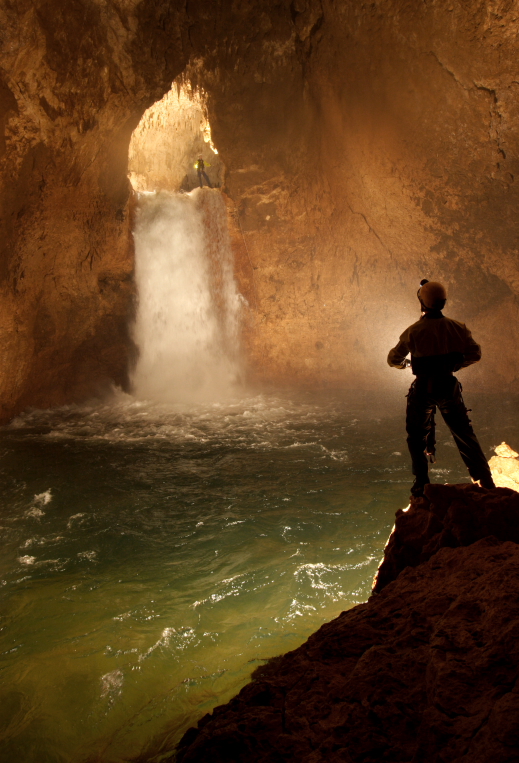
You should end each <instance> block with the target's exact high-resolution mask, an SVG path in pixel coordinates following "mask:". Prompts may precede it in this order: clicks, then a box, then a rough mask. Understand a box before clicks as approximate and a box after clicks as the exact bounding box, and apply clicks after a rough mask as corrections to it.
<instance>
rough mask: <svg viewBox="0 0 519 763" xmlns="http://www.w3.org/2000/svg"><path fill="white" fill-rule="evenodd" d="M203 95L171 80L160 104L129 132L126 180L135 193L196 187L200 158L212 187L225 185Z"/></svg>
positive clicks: (153, 107) (151, 109)
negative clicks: (197, 161) (197, 166)
mask: <svg viewBox="0 0 519 763" xmlns="http://www.w3.org/2000/svg"><path fill="white" fill-rule="evenodd" d="M205 104H206V98H205V94H204V92H203V91H200V90H194V89H193V88H192V87H191V85H190V84H189V83H188V82H173V84H172V86H171V90H170V91H169V92H168V93H166V95H165V96H164V97H163V98H162V100H160V101H157V102H156V103H154V104H153V105H152V106H150V108H149V109H147V110H146V111H145V112H144V114H143V115H142V117H141V120H140V122H139V124H138V126H137V127H136V129H135V130H134V132H133V135H132V138H131V141H130V148H129V154H128V177H129V179H130V182H131V184H132V187H133V189H134V190H135V191H137V192H138V193H143V192H152V191H161V190H164V191H174V192H178V191H191V190H193V188H196V187H197V186H198V177H197V172H196V170H195V167H194V164H195V162H196V160H197V159H198V157H200V156H201V157H202V158H203V160H204V162H205V164H206V167H207V172H208V174H209V177H210V179H211V183H212V185H213V186H216V187H218V186H221V185H222V183H223V164H222V162H221V159H220V157H219V156H218V151H217V149H216V147H215V146H214V144H213V141H212V138H211V126H210V124H209V120H208V117H207V109H206V105H205Z"/></svg>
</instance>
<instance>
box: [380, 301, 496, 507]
mask: <svg viewBox="0 0 519 763" xmlns="http://www.w3.org/2000/svg"><path fill="white" fill-rule="evenodd" d="M409 353H411V369H412V371H413V373H414V374H415V376H416V379H415V381H414V382H413V383H412V384H411V388H410V389H409V394H408V396H407V415H406V430H407V446H408V448H409V453H410V454H411V461H412V465H413V474H414V475H415V477H416V481H415V485H414V486H413V491H412V492H414V488H415V487H416V494H420V490H423V485H424V484H427V483H428V482H429V477H428V462H427V456H428V455H431V456H433V455H434V426H435V424H434V415H435V413H436V408H438V409H439V410H440V413H441V414H442V416H443V419H444V421H445V423H446V424H447V426H448V427H449V429H450V431H451V433H452V436H453V437H454V441H455V443H456V445H457V446H458V450H459V452H460V455H461V457H462V459H463V461H464V462H465V465H466V467H467V469H468V471H469V474H470V476H471V477H472V479H473V480H481V481H482V484H483V486H484V487H492V486H493V481H492V475H491V473H490V468H489V466H488V463H487V460H486V458H485V456H484V454H483V451H482V450H481V446H480V444H479V442H478V439H477V437H476V435H475V434H474V430H473V429H472V425H471V423H470V419H469V417H468V415H467V408H466V407H465V404H464V402H463V398H462V395H461V384H460V383H459V381H458V380H457V379H456V377H455V376H453V372H454V371H458V370H459V369H461V368H466V367H467V366H470V365H472V363H477V362H478V360H480V359H481V348H480V346H479V345H478V344H477V343H476V342H475V341H474V339H473V338H472V334H471V333H470V331H469V330H468V328H467V327H466V326H465V324H464V323H459V322H458V321H454V320H452V319H451V318H447V317H445V316H444V315H443V313H442V312H441V311H440V310H429V311H428V312H426V313H425V314H424V315H423V316H422V317H421V318H420V320H419V321H417V322H416V323H413V325H412V326H409V328H407V329H406V330H405V331H404V333H403V334H402V335H401V337H400V339H399V341H398V344H397V345H396V347H394V348H393V349H392V350H390V352H389V355H388V358H387V362H388V363H389V365H390V366H393V367H395V368H405V367H406V356H407V355H408V354H409Z"/></svg>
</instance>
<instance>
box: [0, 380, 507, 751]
mask: <svg viewBox="0 0 519 763" xmlns="http://www.w3.org/2000/svg"><path fill="white" fill-rule="evenodd" d="M368 403H369V404H368ZM368 403H367V402H366V400H364V401H359V400H357V401H356V402H352V401H351V400H350V401H344V400H340V399H336V398H327V399H319V400H318V399H315V398H312V397H309V396H307V397H305V398H300V399H293V398H289V397H288V396H283V395H274V394H271V395H257V396H254V397H250V398H246V399H244V400H237V401H234V402H230V403H226V404H222V405H210V406H198V407H193V408H191V409H189V410H187V411H181V410H179V409H175V407H172V406H169V407H168V406H158V405H151V404H147V403H142V402H138V401H135V400H133V399H132V398H130V397H128V396H125V395H122V394H118V395H115V396H114V397H113V398H112V399H110V400H109V401H106V402H104V403H96V404H93V405H91V406H83V407H68V408H64V409H60V410H57V411H43V412H42V411H36V412H32V413H28V414H26V415H25V416H23V417H21V418H20V419H18V420H16V421H15V422H13V424H11V425H10V426H8V427H4V428H3V429H2V430H1V433H2V441H1V446H0V469H1V472H2V478H3V491H2V496H1V499H0V500H1V519H0V526H1V534H2V546H3V553H2V556H1V561H0V600H1V620H0V758H1V760H2V761H9V762H10V763H11V762H12V761H19V762H20V763H51V762H52V763H54V762H56V763H57V762H58V761H59V762H60V763H61V762H63V763H65V762H67V763H69V762H72V761H73V762H74V763H76V762H80V763H81V762H82V761H85V762H86V761H90V762H92V761H98V762H100V763H101V762H102V763H112V762H115V761H125V760H131V759H134V758H137V757H139V756H140V759H143V760H154V761H159V760H161V758H163V757H164V756H166V754H167V753H170V752H171V751H172V750H173V749H174V746H175V744H176V742H177V741H178V740H179V738H180V736H181V735H182V733H183V732H184V731H185V730H186V729H187V728H188V727H189V726H190V725H193V724H194V723H196V721H197V720H198V719H199V718H200V717H201V716H202V715H203V714H204V713H206V712H208V711H209V710H211V708H213V707H214V706H215V705H216V704H220V703H221V702H224V701H227V700H228V699H229V698H230V697H231V696H232V695H233V694H235V693H236V692H237V691H238V690H239V689H240V688H241V686H243V685H244V683H246V681H247V680H248V677H249V675H250V672H251V671H252V670H253V669H254V668H255V667H256V666H258V665H259V664H262V663H263V661H264V660H266V659H268V658H269V657H272V656H274V655H277V654H280V653H282V652H286V651H288V650H290V649H293V648H295V647H296V646H298V645H299V644H300V643H302V642H303V641H304V639H305V638H306V637H307V636H308V635H309V634H310V633H311V632H313V631H314V630H316V629H317V628H318V627H319V625H320V624H321V623H323V622H324V621H326V620H329V619H331V618H333V617H334V616H336V615H338V614H339V613H340V612H341V611H342V610H344V609H346V608H349V607H351V606H353V605H355V604H357V603H358V602H361V601H364V600H365V599H366V598H367V597H368V595H369V591H370V587H371V580H372V578H373V575H374V573H375V571H376V568H377V565H378V563H379V560H380V558H381V556H382V553H383V547H384V544H385V542H386V539H387V536H388V534H389V531H390V529H391V526H392V524H393V519H394V514H395V511H396V510H397V509H399V508H401V507H403V506H405V505H406V504H407V498H408V489H409V485H410V482H411V477H410V473H409V466H408V457H407V454H406V450H405V439H404V437H405V435H404V430H403V407H404V399H403V397H402V395H401V394H399V395H398V397H397V399H396V400H391V405H392V406H393V407H392V408H391V410H390V411H389V412H388V410H387V406H388V402H387V401H386V403H385V404H384V405H378V406H373V404H372V403H370V402H369V401H368ZM395 406H397V407H395ZM517 407H518V406H517V402H516V401H510V400H504V399H500V400H499V401H496V400H490V399H489V398H486V399H484V400H483V399H482V400H481V401H480V402H479V404H478V407H477V410H476V406H474V409H475V420H476V422H477V424H478V426H477V429H478V434H479V436H480V440H481V442H482V444H483V446H484V448H485V450H486V452H487V454H488V455H490V447H491V446H493V445H495V444H497V443H499V442H501V440H503V439H507V440H509V441H510V444H511V445H514V444H515V447H517V445H518V443H517V439H515V432H516V431H517V426H516V424H515V421H516V415H515V414H516V412H517ZM476 414H477V415H476ZM438 439H439V450H440V455H441V456H442V461H441V462H440V463H439V464H438V465H437V467H436V471H435V472H433V474H432V476H433V478H434V479H436V480H437V481H441V482H444V481H451V482H456V481H467V476H466V473H465V471H464V468H463V466H462V464H461V462H460V461H459V458H458V456H457V453H456V451H455V449H454V448H452V447H451V444H450V441H449V438H448V436H447V434H446V433H445V431H444V430H442V429H441V428H440V430H439V437H438Z"/></svg>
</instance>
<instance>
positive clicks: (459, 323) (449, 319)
mask: <svg viewBox="0 0 519 763" xmlns="http://www.w3.org/2000/svg"><path fill="white" fill-rule="evenodd" d="M443 320H444V321H448V323H450V324H452V325H453V326H457V327H458V328H460V329H463V330H464V331H468V329H467V327H466V325H465V324H464V323H462V322H461V321H456V320H454V318H448V317H447V316H446V315H444V316H443Z"/></svg>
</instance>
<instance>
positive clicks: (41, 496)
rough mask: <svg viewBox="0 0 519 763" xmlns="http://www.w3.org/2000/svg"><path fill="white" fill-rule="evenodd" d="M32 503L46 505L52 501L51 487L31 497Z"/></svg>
mask: <svg viewBox="0 0 519 763" xmlns="http://www.w3.org/2000/svg"><path fill="white" fill-rule="evenodd" d="M33 501H34V503H36V504H39V505H40V506H46V505H47V504H48V503H50V502H51V501H52V493H51V488H49V489H48V490H46V491H45V492H44V493H38V494H37V495H35V496H34V498H33Z"/></svg>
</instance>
